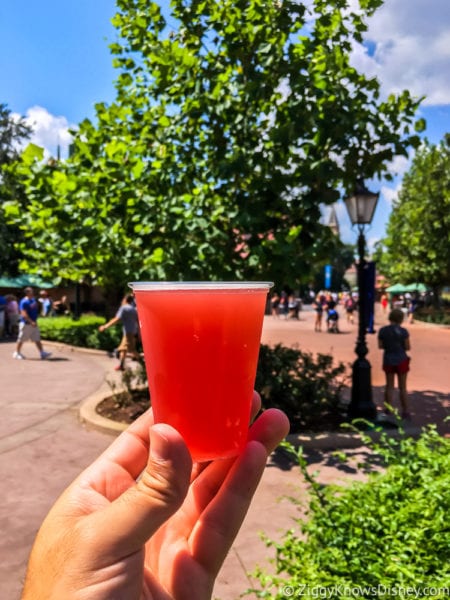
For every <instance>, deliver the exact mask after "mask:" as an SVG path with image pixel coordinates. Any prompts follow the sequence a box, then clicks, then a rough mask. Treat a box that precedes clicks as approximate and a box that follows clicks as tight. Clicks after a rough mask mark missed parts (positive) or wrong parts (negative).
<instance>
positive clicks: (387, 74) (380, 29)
mask: <svg viewBox="0 0 450 600" xmlns="http://www.w3.org/2000/svg"><path fill="white" fill-rule="evenodd" d="M449 23H450V2H449V0H385V3H384V5H383V6H381V7H380V8H379V9H378V10H377V11H376V12H375V14H374V15H373V17H371V18H370V20H369V29H368V32H367V34H366V36H365V38H366V40H368V41H370V42H371V43H372V44H374V45H375V51H374V53H373V55H371V56H369V54H368V53H367V52H366V51H365V50H364V49H363V48H361V47H356V48H355V50H354V53H353V57H352V61H353V64H354V66H355V67H357V68H358V69H360V70H362V71H363V72H365V73H367V74H368V75H376V76H377V77H378V78H379V80H380V82H381V83H382V88H383V89H384V91H385V92H386V93H391V92H399V91H402V90H404V89H408V90H409V91H410V92H411V93H412V95H413V96H415V97H422V96H426V99H425V100H424V102H423V104H424V105H442V104H449V103H450V28H449Z"/></svg>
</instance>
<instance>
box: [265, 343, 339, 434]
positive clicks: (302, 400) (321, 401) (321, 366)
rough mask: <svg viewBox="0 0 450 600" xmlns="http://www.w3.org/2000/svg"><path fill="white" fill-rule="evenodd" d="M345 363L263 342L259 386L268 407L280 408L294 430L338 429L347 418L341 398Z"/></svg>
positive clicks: (329, 357) (323, 355)
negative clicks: (336, 363)
mask: <svg viewBox="0 0 450 600" xmlns="http://www.w3.org/2000/svg"><path fill="white" fill-rule="evenodd" d="M344 373H345V365H344V364H343V363H339V364H338V365H337V366H333V357H332V356H330V355H327V354H318V355H317V357H316V358H315V359H314V357H313V355H312V354H310V353H308V352H302V351H301V350H299V349H298V348H288V347H286V346H283V345H281V344H278V345H276V346H274V347H270V346H266V345H262V346H261V349H260V354H259V363H258V371H257V375H256V384H255V388H256V389H257V390H258V391H259V392H260V394H261V398H262V404H263V407H264V408H271V407H273V408H280V409H281V410H283V411H284V412H285V413H286V415H287V416H288V418H289V421H290V423H291V432H298V431H306V430H324V429H330V428H337V427H338V426H339V424H340V423H342V422H343V421H344V418H345V407H344V406H343V403H342V399H341V392H342V388H343V386H344V384H345V378H344Z"/></svg>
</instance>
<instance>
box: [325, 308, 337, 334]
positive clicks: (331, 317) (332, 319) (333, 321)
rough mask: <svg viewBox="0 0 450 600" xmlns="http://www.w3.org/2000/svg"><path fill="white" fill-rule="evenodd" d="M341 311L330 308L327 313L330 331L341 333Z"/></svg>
mask: <svg viewBox="0 0 450 600" xmlns="http://www.w3.org/2000/svg"><path fill="white" fill-rule="evenodd" d="M338 322H339V313H338V311H337V310H336V309H335V308H330V310H329V311H328V315H327V326H328V332H329V333H339V326H338Z"/></svg>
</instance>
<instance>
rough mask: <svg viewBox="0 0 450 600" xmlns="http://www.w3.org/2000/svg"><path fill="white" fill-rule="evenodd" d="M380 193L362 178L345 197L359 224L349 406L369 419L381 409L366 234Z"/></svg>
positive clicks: (351, 411)
mask: <svg viewBox="0 0 450 600" xmlns="http://www.w3.org/2000/svg"><path fill="white" fill-rule="evenodd" d="M379 195H380V194H379V193H377V194H375V193H373V192H369V190H368V189H367V188H366V187H365V185H364V181H363V180H362V179H360V180H358V181H357V183H356V186H355V191H354V193H353V195H352V196H349V197H348V198H345V205H346V207H347V211H348V214H349V217H350V220H351V222H352V225H357V226H358V231H359V235H358V255H359V261H358V268H357V274H358V313H359V319H358V321H359V322H358V338H357V341H356V347H355V353H356V355H357V357H358V358H357V359H356V360H355V362H354V363H353V370H352V396H351V401H350V405H349V407H348V417H349V419H350V420H353V419H367V420H369V421H373V420H375V419H376V416H377V409H376V406H375V404H374V402H373V399H372V383H371V366H370V363H369V361H368V360H367V358H366V356H367V354H368V352H369V351H368V348H367V344H366V329H367V322H366V314H367V311H366V306H367V286H366V280H365V277H364V269H365V266H366V260H365V257H364V255H365V247H366V239H365V237H364V226H365V225H370V223H371V222H372V218H373V214H374V212H375V208H376V205H377V202H378V197H379Z"/></svg>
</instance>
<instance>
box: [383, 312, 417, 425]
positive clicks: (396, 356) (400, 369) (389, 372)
mask: <svg viewBox="0 0 450 600" xmlns="http://www.w3.org/2000/svg"><path fill="white" fill-rule="evenodd" d="M403 318H404V314H403V311H402V310H400V309H399V308H394V309H393V310H392V311H391V312H390V313H389V325H386V326H385V327H382V328H381V329H380V331H379V332H378V347H379V348H380V349H382V350H384V353H383V370H384V372H385V374H386V388H385V391H384V406H385V412H392V400H393V395H394V384H395V375H397V378H398V388H399V396H400V404H401V407H402V412H401V416H402V418H403V419H409V418H411V415H410V413H409V410H408V393H407V391H406V378H407V375H408V371H409V363H410V358H409V356H408V355H407V354H406V352H407V351H408V350H410V348H411V344H410V339H409V332H408V330H407V329H405V328H404V327H402V326H401V324H402V322H403Z"/></svg>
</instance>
